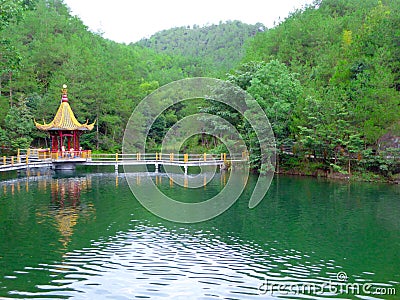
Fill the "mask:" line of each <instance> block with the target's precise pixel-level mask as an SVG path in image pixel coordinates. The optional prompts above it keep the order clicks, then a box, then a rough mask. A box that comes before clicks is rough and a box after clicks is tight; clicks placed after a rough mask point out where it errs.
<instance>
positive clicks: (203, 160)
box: [0, 149, 248, 174]
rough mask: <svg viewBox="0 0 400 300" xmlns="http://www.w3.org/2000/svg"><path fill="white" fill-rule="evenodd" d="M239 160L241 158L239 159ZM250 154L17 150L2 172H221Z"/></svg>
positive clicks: (3, 166) (0, 170) (1, 169)
mask: <svg viewBox="0 0 400 300" xmlns="http://www.w3.org/2000/svg"><path fill="white" fill-rule="evenodd" d="M239 156H240V155H239ZM247 161H248V154H247V153H246V152H243V153H242V155H241V157H230V156H229V155H227V154H226V153H221V154H209V153H202V154H188V153H185V154H181V153H158V152H157V153H134V154H125V153H124V154H121V153H115V154H97V153H92V152H91V151H90V150H83V151H64V152H61V151H58V152H50V151H49V150H48V149H27V150H18V153H17V155H16V156H10V157H6V156H3V157H2V164H0V172H5V171H12V170H24V169H31V168H51V169H55V170H74V169H75V167H76V166H77V165H83V166H114V168H115V171H116V172H118V167H119V166H143V165H154V167H155V172H158V171H159V167H160V166H178V167H183V169H184V173H185V174H187V173H188V167H193V166H197V167H201V166H217V167H220V169H222V168H224V167H226V166H227V165H228V164H232V163H239V162H247Z"/></svg>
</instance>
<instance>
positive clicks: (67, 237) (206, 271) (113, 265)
mask: <svg viewBox="0 0 400 300" xmlns="http://www.w3.org/2000/svg"><path fill="white" fill-rule="evenodd" d="M132 176H136V178H135V180H136V182H137V184H141V177H140V176H142V175H132ZM225 176H227V175H224V176H221V175H218V174H217V176H216V178H215V179H214V180H213V181H211V182H210V183H209V184H208V185H207V186H206V187H202V188H198V189H195V190H193V189H185V188H182V187H179V186H176V185H173V184H171V182H170V181H169V179H168V178H167V177H166V176H165V175H157V176H155V175H153V177H152V178H153V180H154V181H155V182H156V183H157V185H158V186H159V187H160V188H161V189H162V190H163V191H164V192H165V193H167V194H169V195H180V197H182V198H186V201H195V202H196V201H197V202H198V201H203V200H204V199H207V198H209V197H212V196H213V195H215V194H216V193H218V192H219V191H220V190H221V188H222V187H223V186H224V184H225V182H226V178H225ZM255 180H256V177H250V179H249V187H248V188H247V189H246V190H245V191H244V193H243V195H242V197H241V198H240V199H239V200H238V201H237V202H236V203H235V204H234V205H233V206H232V207H231V208H230V209H229V210H227V211H226V212H225V213H223V214H222V215H220V216H218V217H217V218H214V219H212V220H210V221H206V222H202V223H197V224H177V223H172V222H168V221H165V220H162V219H160V218H158V217H156V216H154V215H152V214H151V213H150V212H148V211H147V210H146V209H144V208H143V207H142V206H141V205H140V203H139V202H138V201H137V200H136V199H134V198H133V195H132V193H131V191H130V189H129V186H128V184H127V182H126V179H125V178H124V175H122V174H119V175H115V174H113V173H97V174H75V173H74V174H69V175H68V174H65V175H60V174H50V173H49V174H45V175H40V176H30V177H21V178H17V179H15V178H14V179H13V178H8V179H5V180H3V181H2V182H0V193H1V198H0V298H2V297H5V298H74V299H133V298H151V299H157V298H164V299H218V298H219V299H273V298H295V299H297V298H309V299H310V298H311V299H316V298H347V299H353V298H360V299H400V284H399V283H400V269H399V267H400V221H399V217H400V186H398V185H380V184H366V183H351V184H349V183H343V182H328V181H324V180H316V179H313V178H297V177H275V178H274V180H273V182H272V184H271V187H270V189H269V191H268V193H267V195H266V197H265V198H264V200H263V201H262V202H261V203H260V204H259V205H258V206H257V207H256V208H254V209H251V210H250V209H248V199H249V197H250V195H251V187H252V186H253V185H254V183H255ZM340 272H345V273H346V274H347V278H348V280H347V281H340V280H339V279H338V277H337V274H338V273H339V274H343V273H340ZM347 283H349V284H353V287H356V285H357V287H358V288H359V289H360V290H359V291H357V290H355V289H354V290H347V292H346V290H340V289H339V287H344V286H345V284H347ZM279 286H280V287H281V291H280V292H279V291H277V289H278V288H279ZM310 286H314V287H315V286H317V290H314V293H310V292H309V291H307V288H308V287H310ZM320 286H324V289H323V290H322V289H319V287H320ZM304 287H305V290H303V291H302V290H301V289H302V288H303V289H304ZM329 287H330V290H329ZM365 287H367V288H365ZM363 288H364V291H363ZM271 289H272V290H271ZM376 291H378V292H379V293H381V294H384V295H378V294H372V293H373V292H376ZM394 293H396V294H395V295H393V294H394Z"/></svg>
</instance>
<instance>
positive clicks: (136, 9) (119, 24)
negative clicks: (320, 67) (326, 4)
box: [64, 0, 313, 43]
mask: <svg viewBox="0 0 400 300" xmlns="http://www.w3.org/2000/svg"><path fill="white" fill-rule="evenodd" d="M312 2H313V1H312V0H273V1H271V0H242V1H237V0H201V1H190V0H186V1H185V0H64V3H66V4H67V5H68V6H69V8H70V9H71V13H72V14H73V15H77V16H79V18H80V19H81V20H82V21H83V23H84V24H85V25H87V26H88V27H89V29H90V30H91V31H93V32H102V33H103V36H104V37H105V38H108V39H111V40H114V41H116V42H121V43H131V42H136V41H138V40H140V39H141V38H144V37H149V36H151V35H152V34H154V33H155V32H157V31H160V30H163V29H169V28H172V27H177V26H187V25H194V24H197V25H206V24H218V23H219V21H227V20H239V21H242V22H245V23H248V24H255V23H257V22H260V23H263V24H264V25H266V26H267V27H268V28H270V27H272V26H273V25H274V22H277V21H279V18H281V19H284V18H285V17H287V16H288V14H289V12H291V11H293V10H294V9H295V8H301V7H302V6H303V5H304V4H310V3H312Z"/></svg>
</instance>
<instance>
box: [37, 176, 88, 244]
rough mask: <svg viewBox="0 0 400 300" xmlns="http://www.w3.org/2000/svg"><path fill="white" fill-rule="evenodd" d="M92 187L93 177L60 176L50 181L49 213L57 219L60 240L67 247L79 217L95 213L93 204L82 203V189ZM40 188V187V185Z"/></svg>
mask: <svg viewBox="0 0 400 300" xmlns="http://www.w3.org/2000/svg"><path fill="white" fill-rule="evenodd" d="M90 188H91V177H90V176H86V177H80V178H59V179H53V180H52V181H51V182H50V190H51V202H50V206H49V212H48V214H49V215H50V216H52V217H53V218H54V219H55V220H56V226H57V229H58V230H59V232H60V234H61V236H60V242H61V243H62V244H63V246H64V247H65V248H66V247H67V245H68V243H69V241H70V240H71V237H72V234H73V227H74V226H75V225H76V223H77V220H78V217H79V216H81V217H82V218H88V217H90V216H92V215H93V214H94V213H95V210H94V206H93V205H90V204H89V205H85V206H81V205H80V196H81V191H87V190H88V189H90ZM39 190H40V187H39Z"/></svg>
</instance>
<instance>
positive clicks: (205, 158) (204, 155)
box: [203, 153, 207, 161]
mask: <svg viewBox="0 0 400 300" xmlns="http://www.w3.org/2000/svg"><path fill="white" fill-rule="evenodd" d="M203 159H204V161H207V153H204V154H203Z"/></svg>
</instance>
